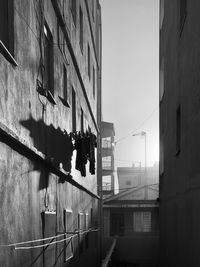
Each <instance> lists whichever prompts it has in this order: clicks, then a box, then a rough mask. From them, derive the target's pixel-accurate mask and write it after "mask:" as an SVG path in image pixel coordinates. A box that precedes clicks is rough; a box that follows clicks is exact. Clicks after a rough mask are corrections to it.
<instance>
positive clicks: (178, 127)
mask: <svg viewBox="0 0 200 267" xmlns="http://www.w3.org/2000/svg"><path fill="white" fill-rule="evenodd" d="M180 151H181V106H180V105H179V106H178V108H177V110H176V155H178V154H179V153H180Z"/></svg>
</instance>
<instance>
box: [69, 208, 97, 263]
mask: <svg viewBox="0 0 200 267" xmlns="http://www.w3.org/2000/svg"><path fill="white" fill-rule="evenodd" d="M92 226H93V210H92V208H91V211H90V215H89V214H88V213H82V212H80V213H78V217H75V216H74V214H73V212H72V211H71V210H65V212H64V227H65V232H66V237H70V236H72V235H73V234H75V233H76V232H77V231H78V236H77V238H78V247H79V253H83V251H84V249H85V250H86V249H88V248H89V232H87V231H88V230H89V229H90V228H91V227H92ZM74 240H75V239H71V240H70V242H69V240H67V241H66V244H65V261H68V260H69V259H71V258H72V257H73V256H74V251H73V247H74V243H75V241H74Z"/></svg>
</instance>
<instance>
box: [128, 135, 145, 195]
mask: <svg viewBox="0 0 200 267" xmlns="http://www.w3.org/2000/svg"><path fill="white" fill-rule="evenodd" d="M138 135H139V136H144V168H145V176H144V177H145V179H144V186H145V187H144V198H145V199H147V198H148V191H147V140H146V135H147V133H146V132H144V131H141V132H139V133H136V134H133V135H132V136H138Z"/></svg>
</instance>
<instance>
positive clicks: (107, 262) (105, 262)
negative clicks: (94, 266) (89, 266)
mask: <svg viewBox="0 0 200 267" xmlns="http://www.w3.org/2000/svg"><path fill="white" fill-rule="evenodd" d="M116 243H117V239H116V238H115V239H114V240H113V243H112V245H111V247H110V249H109V251H108V253H107V255H106V257H105V259H104V260H103V261H102V264H101V267H107V266H108V264H109V262H110V260H111V257H112V254H113V251H114V249H115V247H116Z"/></svg>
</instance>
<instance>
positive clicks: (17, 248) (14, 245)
mask: <svg viewBox="0 0 200 267" xmlns="http://www.w3.org/2000/svg"><path fill="white" fill-rule="evenodd" d="M99 230H100V228H97V229H92V228H91V229H89V230H86V231H77V232H74V234H73V235H71V236H69V237H67V238H64V239H62V240H57V241H54V242H49V243H47V244H42V245H36V246H27V247H20V246H19V247H17V246H18V245H24V244H30V243H36V242H41V241H46V240H50V239H55V238H58V237H61V236H64V235H66V234H69V233H68V232H66V233H63V234H59V235H55V236H51V237H47V238H41V239H35V240H30V241H24V242H18V243H13V244H8V245H0V247H14V249H15V250H20V249H21V250H25V249H33V248H41V247H46V246H51V245H54V244H57V243H61V242H64V241H66V240H69V239H73V238H74V237H75V236H77V235H79V234H81V235H82V234H84V233H88V232H97V231H99ZM70 234H72V233H70Z"/></svg>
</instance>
